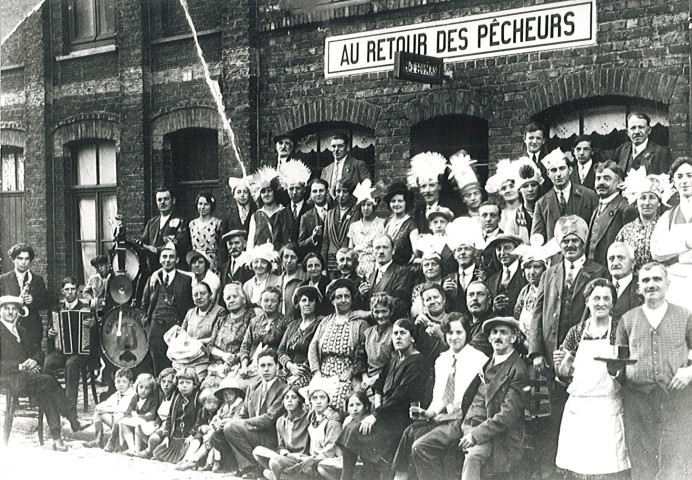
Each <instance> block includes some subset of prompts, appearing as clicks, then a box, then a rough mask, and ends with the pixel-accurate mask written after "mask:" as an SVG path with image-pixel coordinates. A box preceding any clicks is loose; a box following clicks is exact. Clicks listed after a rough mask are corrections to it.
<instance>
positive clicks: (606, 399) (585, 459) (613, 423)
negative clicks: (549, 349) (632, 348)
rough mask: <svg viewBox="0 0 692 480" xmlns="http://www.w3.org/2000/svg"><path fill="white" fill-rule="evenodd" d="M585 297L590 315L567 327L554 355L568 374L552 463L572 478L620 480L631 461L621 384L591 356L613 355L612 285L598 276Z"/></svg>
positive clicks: (561, 373) (626, 475)
mask: <svg viewBox="0 0 692 480" xmlns="http://www.w3.org/2000/svg"><path fill="white" fill-rule="evenodd" d="M584 297H585V298H586V305H587V307H588V309H589V312H590V315H589V318H588V319H586V320H584V321H583V322H581V323H579V324H577V325H575V326H574V327H572V328H571V329H570V331H569V332H568V333H567V337H565V341H564V343H563V344H562V347H561V349H560V350H558V351H556V352H555V353H554V354H553V360H554V362H555V365H556V366H558V365H559V367H558V375H559V376H561V377H569V376H572V381H571V383H570V385H569V388H568V389H567V392H568V393H569V394H570V397H569V399H568V400H567V404H566V405H565V411H564V414H563V417H562V424H561V426H560V439H559V442H558V448H557V457H556V459H555V464H556V465H557V466H558V468H561V469H564V470H567V471H568V472H570V473H572V474H573V475H570V476H571V477H572V478H580V479H583V478H585V476H586V477H591V476H594V477H597V478H599V479H601V478H609V479H610V478H613V479H620V478H622V479H625V478H629V472H628V470H629V469H630V461H629V457H628V455H627V447H626V446H625V432H624V427H623V421H622V398H621V396H620V385H619V384H618V383H617V382H616V381H615V380H614V379H613V378H612V377H611V376H610V375H609V374H608V371H607V369H606V364H605V363H604V362H599V361H597V360H594V357H612V356H613V344H614V341H615V330H616V328H617V320H619V319H613V318H611V316H610V312H611V310H612V308H613V305H614V303H615V297H616V290H615V287H614V286H613V284H612V283H610V282H609V281H608V280H606V279H603V278H598V279H595V280H592V281H591V282H589V284H588V285H587V286H586V287H585V289H584ZM575 351H576V353H572V352H575ZM572 355H573V356H572ZM572 359H573V363H572ZM575 474H576V475H575Z"/></svg>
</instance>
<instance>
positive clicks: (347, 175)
mask: <svg viewBox="0 0 692 480" xmlns="http://www.w3.org/2000/svg"><path fill="white" fill-rule="evenodd" d="M333 175H334V162H332V163H330V164H329V165H327V166H326V167H324V170H322V175H321V178H322V179H324V180H326V181H327V182H328V183H329V191H330V192H331V191H332V190H333V189H334V185H332V176H333ZM341 178H342V179H343V180H346V179H351V180H353V182H355V184H359V183H360V182H362V181H363V180H365V179H366V178H369V179H370V180H372V175H371V174H370V170H368V167H367V165H365V162H364V161H362V160H358V159H357V158H353V157H352V156H351V155H349V156H347V157H346V159H345V160H344V168H343V169H342V171H341Z"/></svg>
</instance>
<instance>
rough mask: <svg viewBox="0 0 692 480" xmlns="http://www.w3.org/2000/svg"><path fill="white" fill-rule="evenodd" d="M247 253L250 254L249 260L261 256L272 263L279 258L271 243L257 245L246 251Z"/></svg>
mask: <svg viewBox="0 0 692 480" xmlns="http://www.w3.org/2000/svg"><path fill="white" fill-rule="evenodd" d="M248 255H249V256H250V261H253V260H256V259H258V258H261V259H262V260H266V261H267V262H269V263H272V262H276V261H278V260H279V254H278V253H277V252H276V250H274V245H272V244H271V243H263V244H261V245H257V246H256V247H255V248H253V249H252V250H250V251H249V252H248Z"/></svg>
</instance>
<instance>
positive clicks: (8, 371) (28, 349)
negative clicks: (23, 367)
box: [0, 322, 43, 390]
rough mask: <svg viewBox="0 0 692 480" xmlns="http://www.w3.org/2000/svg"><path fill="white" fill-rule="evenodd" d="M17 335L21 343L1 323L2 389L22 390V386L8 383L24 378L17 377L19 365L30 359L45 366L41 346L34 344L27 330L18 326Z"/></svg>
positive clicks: (0, 378) (0, 359)
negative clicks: (14, 388)
mask: <svg viewBox="0 0 692 480" xmlns="http://www.w3.org/2000/svg"><path fill="white" fill-rule="evenodd" d="M17 333H19V338H20V339H21V341H20V342H18V341H17V338H16V337H15V336H14V335H13V334H12V332H10V330H9V329H8V328H7V327H6V326H5V324H4V323H2V322H0V386H1V387H2V388H8V387H10V386H12V387H18V388H19V389H20V390H21V389H22V385H16V384H15V385H10V384H8V383H7V382H10V381H13V380H14V381H17V380H16V379H20V378H21V377H22V375H17V373H18V372H19V364H20V363H23V362H24V361H26V360H27V359H29V358H33V359H34V360H36V361H37V362H38V364H39V365H43V354H42V353H41V346H40V344H38V343H35V342H33V341H32V339H31V337H30V336H29V334H28V332H27V330H26V329H25V328H23V327H22V326H21V325H17Z"/></svg>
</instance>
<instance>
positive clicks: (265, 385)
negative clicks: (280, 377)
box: [262, 377, 276, 392]
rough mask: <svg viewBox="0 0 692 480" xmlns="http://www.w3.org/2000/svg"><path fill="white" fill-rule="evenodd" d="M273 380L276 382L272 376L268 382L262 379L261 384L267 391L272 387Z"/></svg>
mask: <svg viewBox="0 0 692 480" xmlns="http://www.w3.org/2000/svg"><path fill="white" fill-rule="evenodd" d="M274 382H276V377H274V378H272V379H271V380H269V381H268V382H265V381H264V380H262V385H263V387H264V388H265V390H266V391H267V392H268V391H269V389H270V388H272V385H274Z"/></svg>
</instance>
